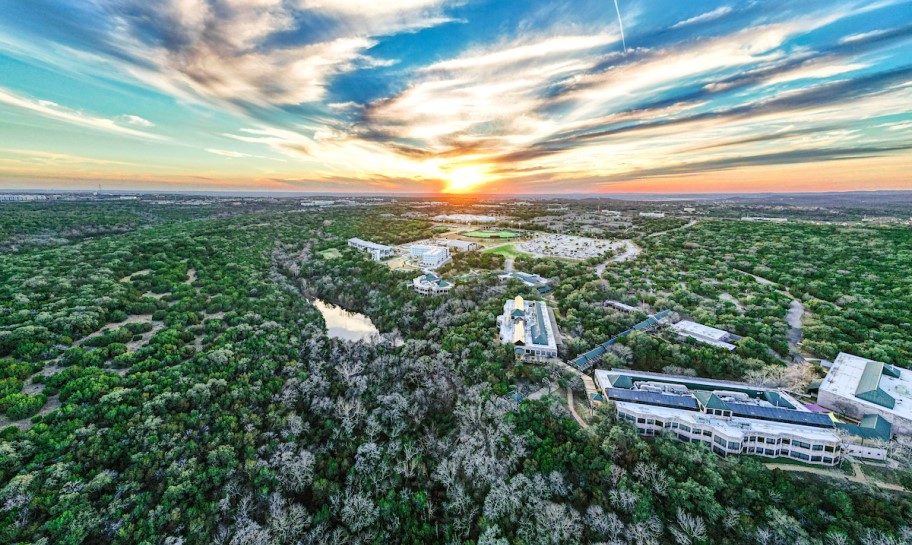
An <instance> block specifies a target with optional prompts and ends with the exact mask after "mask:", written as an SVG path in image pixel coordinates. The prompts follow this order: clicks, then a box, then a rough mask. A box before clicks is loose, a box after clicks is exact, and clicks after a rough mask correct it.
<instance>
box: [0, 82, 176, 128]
mask: <svg viewBox="0 0 912 545" xmlns="http://www.w3.org/2000/svg"><path fill="white" fill-rule="evenodd" d="M0 102H2V103H5V104H9V105H11V106H15V107H17V108H22V109H24V110H28V111H31V112H34V113H36V114H38V115H41V116H43V117H47V118H50V119H55V120H58V121H63V122H65V123H69V124H71V125H77V126H80V127H84V128H90V129H95V130H101V131H105V132H111V133H116V134H123V135H126V136H133V137H136V138H144V139H147V140H163V139H164V138H163V137H161V136H159V135H157V134H152V133H148V132H145V131H141V130H137V129H133V128H130V127H126V126H123V125H121V124H118V122H117V120H118V119H119V118H115V119H108V118H105V117H98V116H94V115H91V114H87V113H85V112H82V111H79V110H74V109H72V108H67V107H65V106H61V105H60V104H57V103H56V102H51V101H49V100H40V99H34V98H31V97H24V96H21V95H18V94H16V93H13V92H12V91H10V90H8V89H4V88H2V87H0ZM137 119H139V118H137Z"/></svg>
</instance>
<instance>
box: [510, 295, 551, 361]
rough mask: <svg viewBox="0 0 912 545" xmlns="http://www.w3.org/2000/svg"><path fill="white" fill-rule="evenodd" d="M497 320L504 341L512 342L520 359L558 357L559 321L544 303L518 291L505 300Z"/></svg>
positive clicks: (539, 359)
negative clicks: (526, 298)
mask: <svg viewBox="0 0 912 545" xmlns="http://www.w3.org/2000/svg"><path fill="white" fill-rule="evenodd" d="M497 324H498V326H499V327H500V340H501V342H502V343H503V344H512V345H513V347H514V352H515V354H516V359H517V360H522V361H526V362H537V361H544V360H547V359H550V358H556V357H557V331H556V330H557V325H556V324H555V322H554V320H553V318H552V316H551V309H549V308H548V307H547V305H545V303H543V302H541V301H526V300H524V299H523V298H522V297H521V296H519V295H517V296H516V297H515V298H513V299H508V300H507V302H506V303H504V312H503V314H502V315H500V316H498V317H497Z"/></svg>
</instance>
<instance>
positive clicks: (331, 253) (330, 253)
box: [320, 248, 342, 259]
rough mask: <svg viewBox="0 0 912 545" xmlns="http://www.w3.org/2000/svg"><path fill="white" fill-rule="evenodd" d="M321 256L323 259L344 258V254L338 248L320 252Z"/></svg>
mask: <svg viewBox="0 0 912 545" xmlns="http://www.w3.org/2000/svg"><path fill="white" fill-rule="evenodd" d="M320 256H322V257H323V259H336V258H339V257H342V254H340V253H339V250H337V249H336V248H330V249H328V250H323V251H322V252H320Z"/></svg>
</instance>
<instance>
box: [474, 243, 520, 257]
mask: <svg viewBox="0 0 912 545" xmlns="http://www.w3.org/2000/svg"><path fill="white" fill-rule="evenodd" d="M482 253H485V254H497V255H502V256H504V257H513V258H516V257H520V256H525V255H529V254H527V253H525V252H520V251H519V250H517V249H516V247H515V246H513V245H512V244H506V245H504V246H498V247H496V248H491V249H489V250H485V251H484V252H482Z"/></svg>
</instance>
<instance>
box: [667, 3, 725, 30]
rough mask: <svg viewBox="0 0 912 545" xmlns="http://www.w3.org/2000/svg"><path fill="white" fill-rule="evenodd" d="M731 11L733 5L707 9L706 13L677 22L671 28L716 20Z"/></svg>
mask: <svg viewBox="0 0 912 545" xmlns="http://www.w3.org/2000/svg"><path fill="white" fill-rule="evenodd" d="M731 12H732V8H731V6H720V7H718V8H716V9H714V10H712V11H707V12H706V13H703V14H702V15H697V16H696V17H691V18H690V19H685V20H683V21H680V22H678V23H675V24H673V25H671V28H681V27H684V26H688V25H693V24H696V23H706V22H709V21H715V20H716V19H720V18H722V17H725V16H726V15H728V14H729V13H731Z"/></svg>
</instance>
